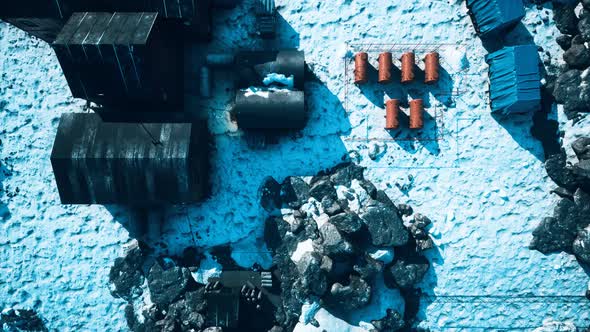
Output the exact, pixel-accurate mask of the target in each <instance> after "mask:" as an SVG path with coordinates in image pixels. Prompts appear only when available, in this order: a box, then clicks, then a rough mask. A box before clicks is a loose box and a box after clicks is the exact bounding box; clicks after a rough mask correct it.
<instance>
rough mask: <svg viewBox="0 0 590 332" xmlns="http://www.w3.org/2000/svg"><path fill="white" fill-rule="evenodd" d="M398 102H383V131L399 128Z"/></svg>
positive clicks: (393, 100) (394, 100) (391, 100)
mask: <svg viewBox="0 0 590 332" xmlns="http://www.w3.org/2000/svg"><path fill="white" fill-rule="evenodd" d="M398 116H399V100H397V99H389V100H388V101H386V102H385V129H388V130H389V129H397V128H399V118H398Z"/></svg>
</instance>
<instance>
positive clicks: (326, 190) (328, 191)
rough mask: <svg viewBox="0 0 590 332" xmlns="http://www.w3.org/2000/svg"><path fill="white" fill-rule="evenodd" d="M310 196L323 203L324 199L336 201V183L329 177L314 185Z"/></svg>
mask: <svg viewBox="0 0 590 332" xmlns="http://www.w3.org/2000/svg"><path fill="white" fill-rule="evenodd" d="M309 194H310V195H311V196H312V197H313V198H315V199H317V200H318V201H321V200H322V198H324V197H330V198H334V199H336V189H334V183H332V181H330V179H329V178H328V177H326V178H324V179H321V180H319V181H317V182H316V183H314V184H313V185H312V186H311V189H310V190H309Z"/></svg>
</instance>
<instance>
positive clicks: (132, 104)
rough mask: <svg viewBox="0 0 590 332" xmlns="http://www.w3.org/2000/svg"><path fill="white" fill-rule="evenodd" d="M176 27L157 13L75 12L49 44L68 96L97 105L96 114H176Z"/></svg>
mask: <svg viewBox="0 0 590 332" xmlns="http://www.w3.org/2000/svg"><path fill="white" fill-rule="evenodd" d="M178 31H179V30H178V26H177V25H176V24H171V23H169V22H167V23H166V24H164V23H163V22H162V21H160V20H158V13H155V12H149V13H148V12H145V13H115V14H111V13H94V12H84V13H74V14H73V15H72V16H71V17H70V19H69V20H68V22H67V23H66V25H65V26H64V28H63V29H62V31H61V32H60V33H59V35H58V36H57V38H56V40H55V42H54V43H53V44H52V45H53V48H54V49H55V53H56V55H57V58H58V59H59V62H60V64H61V66H62V69H63V71H64V75H65V77H66V79H67V81H68V85H69V86H70V89H71V91H72V95H73V96H74V97H75V98H81V99H86V100H88V101H90V102H93V103H96V104H97V105H99V107H98V110H97V111H98V113H101V112H115V114H116V113H126V112H134V111H138V112H149V111H157V112H162V109H165V110H167V111H168V112H178V111H179V110H178V109H179V108H180V106H181V104H182V99H183V79H184V78H183V69H184V66H183V60H182V59H183V58H182V56H183V55H182V53H183V44H182V39H181V38H177V37H176V36H175V33H178ZM112 118H113V117H112ZM114 118H115V119H114V120H116V116H115V117H114Z"/></svg>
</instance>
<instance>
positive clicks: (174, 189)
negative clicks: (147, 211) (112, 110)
mask: <svg viewBox="0 0 590 332" xmlns="http://www.w3.org/2000/svg"><path fill="white" fill-rule="evenodd" d="M208 144H209V142H208V132H207V125H206V123H192V124H191V123H183V124H180V123H178V124H166V123H163V124H141V123H109V122H103V121H102V120H101V119H100V117H99V116H98V115H96V114H93V113H69V114H64V115H62V117H61V120H60V123H59V127H58V131H57V135H56V137H55V143H54V145H53V151H52V153H51V164H52V166H53V172H54V174H55V181H56V183H57V187H58V190H59V195H60V198H61V202H62V204H128V205H153V204H183V203H194V202H197V201H199V200H201V199H203V198H204V197H205V196H206V194H207V193H208V172H209V169H208V159H209V156H208V154H209V145H208Z"/></svg>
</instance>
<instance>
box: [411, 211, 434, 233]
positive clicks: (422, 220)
mask: <svg viewBox="0 0 590 332" xmlns="http://www.w3.org/2000/svg"><path fill="white" fill-rule="evenodd" d="M430 224H432V221H431V220H430V219H428V217H427V216H425V215H423V214H420V213H416V215H415V216H414V225H416V227H418V228H421V229H425V228H426V227H428V226H429V225H430Z"/></svg>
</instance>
